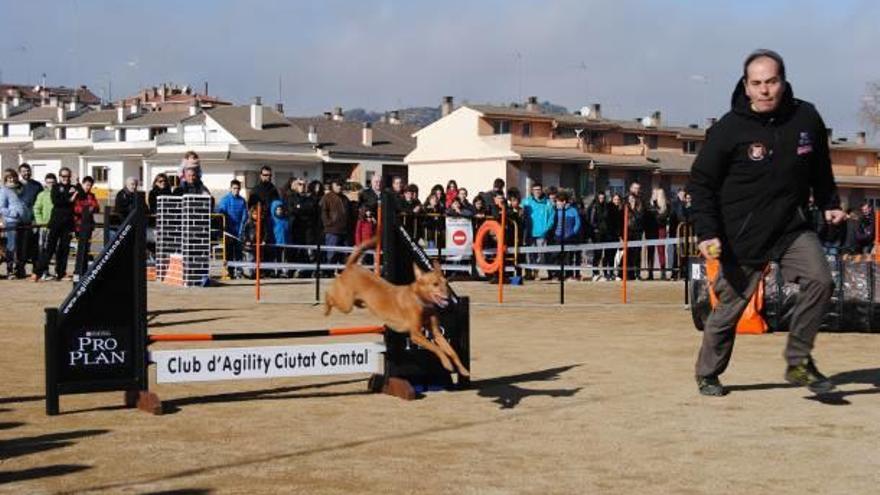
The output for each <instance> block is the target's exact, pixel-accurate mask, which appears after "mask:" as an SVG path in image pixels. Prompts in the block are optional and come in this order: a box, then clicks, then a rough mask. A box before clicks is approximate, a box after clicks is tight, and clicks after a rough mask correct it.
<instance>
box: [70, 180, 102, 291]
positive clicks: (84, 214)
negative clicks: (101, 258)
mask: <svg viewBox="0 0 880 495" xmlns="http://www.w3.org/2000/svg"><path fill="white" fill-rule="evenodd" d="M93 185H95V179H93V178H91V177H89V176H86V177H84V178H83V180H82V183H81V184H80V187H78V188H77V189H78V191H77V194H76V198H75V199H74V200H73V223H74V231H75V232H76V266H75V267H74V270H73V281H74V282H78V281H79V278H80V277H81V276H82V275H84V274H85V272H86V269H87V268H88V265H89V249H90V248H91V245H92V232H93V231H94V230H95V213H98V212H99V211H100V210H101V207H100V206H99V205H98V200H97V198H95V193H93V192H92V186H93Z"/></svg>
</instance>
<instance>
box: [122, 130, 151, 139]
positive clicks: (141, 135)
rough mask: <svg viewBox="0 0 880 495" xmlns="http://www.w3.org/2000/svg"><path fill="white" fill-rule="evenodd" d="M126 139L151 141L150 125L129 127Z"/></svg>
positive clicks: (126, 131)
mask: <svg viewBox="0 0 880 495" xmlns="http://www.w3.org/2000/svg"><path fill="white" fill-rule="evenodd" d="M125 140H126V141H149V140H150V128H149V127H129V128H127V129H126V130H125Z"/></svg>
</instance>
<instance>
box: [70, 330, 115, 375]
mask: <svg viewBox="0 0 880 495" xmlns="http://www.w3.org/2000/svg"><path fill="white" fill-rule="evenodd" d="M112 335H113V334H112V333H111V332H109V331H107V330H94V331H87V332H85V333H84V334H83V336H82V337H77V338H76V340H75V341H74V343H73V344H74V346H73V350H71V351H70V352H68V364H69V365H70V366H84V367H86V366H87V367H91V366H121V365H124V364H125V362H126V355H127V354H128V353H127V352H126V351H124V350H121V349H120V348H119V341H118V340H117V339H116V338H114V337H113V336H112Z"/></svg>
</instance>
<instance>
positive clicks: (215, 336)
mask: <svg viewBox="0 0 880 495" xmlns="http://www.w3.org/2000/svg"><path fill="white" fill-rule="evenodd" d="M384 332H385V327H383V326H365V327H337V328H324V329H321V330H296V331H290V332H285V331H282V332H249V333H159V334H151V335H150V336H149V340H150V343H153V342H204V341H214V340H266V339H303V338H309V337H334V336H339V335H362V334H382V333H384Z"/></svg>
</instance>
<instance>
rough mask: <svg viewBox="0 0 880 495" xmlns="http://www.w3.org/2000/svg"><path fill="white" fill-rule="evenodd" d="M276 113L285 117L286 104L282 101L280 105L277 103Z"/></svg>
mask: <svg viewBox="0 0 880 495" xmlns="http://www.w3.org/2000/svg"><path fill="white" fill-rule="evenodd" d="M275 111H276V112H278V113H280V114H281V115H284V103H281V102H280V101H279V102H278V103H276V104H275Z"/></svg>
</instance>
